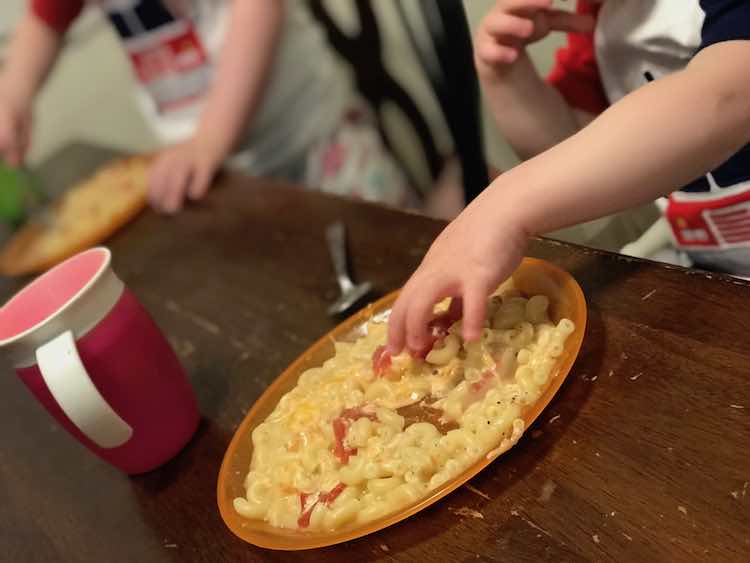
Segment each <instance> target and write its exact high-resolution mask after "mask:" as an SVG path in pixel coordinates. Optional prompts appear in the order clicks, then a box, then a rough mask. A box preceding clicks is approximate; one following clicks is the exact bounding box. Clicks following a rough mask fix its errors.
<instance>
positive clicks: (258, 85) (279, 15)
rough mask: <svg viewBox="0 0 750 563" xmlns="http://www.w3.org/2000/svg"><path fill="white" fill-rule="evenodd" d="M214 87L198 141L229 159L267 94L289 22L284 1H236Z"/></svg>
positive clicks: (205, 110) (199, 128)
mask: <svg viewBox="0 0 750 563" xmlns="http://www.w3.org/2000/svg"><path fill="white" fill-rule="evenodd" d="M230 10H231V14H230V23H229V28H228V30H227V35H226V38H225V39H224V46H223V47H222V50H221V54H220V57H219V62H218V67H217V69H216V74H215V76H214V81H213V86H212V88H211V91H210V93H209V95H208V100H207V102H206V105H205V108H204V110H203V113H202V115H201V119H200V123H199V126H198V131H197V134H196V137H197V138H199V139H202V140H206V141H208V143H207V144H208V146H210V147H211V148H212V150H215V151H217V152H216V154H217V155H218V157H219V158H221V159H223V158H225V157H226V156H227V155H228V154H229V153H230V152H231V151H232V148H233V147H234V144H235V143H236V142H237V139H238V137H239V136H240V134H241V133H242V131H243V130H244V129H245V128H246V126H247V123H248V121H249V120H251V119H252V117H253V114H254V113H255V111H256V109H257V107H258V105H259V103H260V101H261V99H262V96H263V93H264V89H265V85H266V82H267V78H268V74H269V73H270V67H271V64H272V62H273V59H274V56H275V54H276V50H277V45H278V42H279V37H280V33H281V29H282V25H283V19H284V3H283V2H280V1H279V0H253V2H246V1H244V0H234V1H233V2H232V3H231V7H230Z"/></svg>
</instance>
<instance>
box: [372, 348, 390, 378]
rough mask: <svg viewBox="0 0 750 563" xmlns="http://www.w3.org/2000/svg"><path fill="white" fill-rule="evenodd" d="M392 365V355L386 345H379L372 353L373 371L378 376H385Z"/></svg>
mask: <svg viewBox="0 0 750 563" xmlns="http://www.w3.org/2000/svg"><path fill="white" fill-rule="evenodd" d="M390 367H391V355H390V354H389V353H388V350H386V348H385V346H378V347H377V348H376V349H375V352H373V354H372V371H373V373H374V374H375V375H376V376H377V377H383V376H384V375H385V373H386V372H387V371H388V370H389V369H390Z"/></svg>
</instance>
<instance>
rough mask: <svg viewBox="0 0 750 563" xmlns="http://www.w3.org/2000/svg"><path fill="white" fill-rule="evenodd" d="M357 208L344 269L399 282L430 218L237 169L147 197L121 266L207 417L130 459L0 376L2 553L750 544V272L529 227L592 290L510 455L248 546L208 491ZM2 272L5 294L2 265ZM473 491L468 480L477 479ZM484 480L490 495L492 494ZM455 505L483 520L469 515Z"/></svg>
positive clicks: (635, 555)
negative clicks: (187, 198) (316, 531)
mask: <svg viewBox="0 0 750 563" xmlns="http://www.w3.org/2000/svg"><path fill="white" fill-rule="evenodd" d="M336 219H343V220H344V221H345V222H346V224H347V226H348V227H349V234H350V243H349V246H350V250H351V254H352V257H353V269H354V272H355V276H356V279H359V280H365V279H368V280H372V281H373V282H374V283H375V284H376V285H377V287H378V288H379V290H380V291H381V292H386V291H388V290H391V289H394V288H396V287H398V286H399V285H400V284H402V283H403V282H404V280H405V279H406V278H407V276H408V275H409V273H410V272H411V271H412V270H413V268H414V267H416V265H417V264H418V262H419V260H420V259H421V257H422V256H423V254H424V252H425V251H426V250H427V248H428V245H429V244H430V241H431V240H432V239H433V238H434V237H435V236H436V235H437V233H438V232H439V231H440V229H441V228H442V224H441V223H439V222H436V221H432V220H429V219H425V218H422V217H419V216H415V215H407V214H404V213H400V212H396V211H392V210H388V209H384V208H381V207H376V206H370V205H364V204H357V203H351V202H347V201H344V200H340V199H333V198H329V197H325V196H322V195H319V194H316V193H311V192H305V191H299V190H295V189H293V188H290V187H287V186H283V185H278V184H273V183H270V182H267V181H260V180H249V179H243V178H240V177H228V178H226V179H225V181H224V184H223V185H222V186H221V187H220V188H219V189H216V190H215V191H214V192H212V193H211V195H210V197H209V198H208V200H207V201H206V202H205V204H203V205H200V206H194V207H190V208H189V209H188V210H186V211H185V212H184V213H182V214H181V215H179V216H178V217H176V218H173V219H168V218H162V217H157V216H156V215H154V214H152V213H150V212H148V213H146V214H144V215H143V216H142V217H141V218H140V219H139V220H137V221H136V222H135V223H134V224H132V225H131V226H130V227H129V228H127V230H125V231H123V232H122V233H121V234H119V235H118V236H117V237H116V238H115V239H114V240H112V241H111V242H110V246H111V248H112V250H113V252H114V261H115V268H116V271H117V272H118V273H119V275H120V276H121V277H122V278H123V279H124V280H125V282H126V283H127V284H128V285H129V286H130V287H131V288H132V289H133V290H134V291H135V293H136V294H137V295H138V296H139V297H140V299H141V300H142V301H143V303H144V304H145V305H146V307H147V308H148V309H149V310H150V311H151V313H152V314H153V316H154V318H155V319H156V321H157V322H158V324H159V325H160V326H161V327H162V328H163V330H164V332H165V333H166V334H167V335H168V336H169V339H170V340H171V341H172V343H173V345H174V346H175V348H176V349H177V351H178V352H179V354H180V355H181V357H182V361H183V363H184V365H185V367H186V369H187V371H188V373H189V375H190V379H191V381H192V383H193V385H194V387H195V390H196V393H197V395H198V398H199V402H200V408H201V412H202V414H203V417H204V420H203V424H202V426H201V428H200V430H199V432H198V434H197V436H196V437H195V439H194V440H193V441H192V443H191V444H190V445H189V446H188V447H187V448H186V449H185V450H184V451H183V452H182V453H181V454H180V455H179V456H178V457H177V458H176V459H174V460H173V461H171V462H170V463H168V464H167V465H165V466H164V467H163V468H161V469H159V470H157V471H154V472H153V473H151V474H148V475H144V476H140V477H135V478H128V477H125V476H123V475H121V474H119V473H118V472H117V471H116V470H114V469H112V468H110V467H108V466H107V465H105V464H104V463H103V462H100V461H99V460H97V459H95V458H94V457H92V456H91V455H89V454H88V453H87V452H86V451H85V450H84V449H83V447H82V446H79V445H78V444H77V443H76V442H75V441H74V440H72V439H71V438H69V437H68V436H67V435H66V434H65V433H64V432H63V431H62V430H60V429H59V428H58V426H57V425H56V424H54V423H53V421H52V420H51V418H50V417H48V416H47V415H46V413H45V412H44V411H43V410H42V408H41V407H40V406H39V405H38V404H37V403H36V402H35V401H33V400H32V399H31V397H30V395H29V394H28V393H27V392H26V390H25V389H24V388H22V386H21V384H20V383H19V382H18V381H17V379H16V378H15V376H14V375H13V374H12V373H10V372H7V371H6V372H4V373H3V374H2V375H3V377H0V396H2V405H3V407H2V409H0V444H2V447H0V549H2V551H0V553H2V556H0V559H3V560H7V561H40V562H49V561H108V562H119V561H123V562H126V561H127V562H130V561H144V562H152V561H153V562H156V561H180V562H183V561H206V562H220V561H319V560H321V559H323V558H325V559H326V560H329V561H336V562H338V561H341V562H350V561H374V560H383V561H409V562H410V561H708V560H711V561H748V560H750V532H749V530H750V528H749V525H748V522H750V456H749V455H748V445H749V444H750V383H749V381H750V315H748V304H749V303H750V287H749V286H748V284H746V283H744V282H741V281H737V280H732V279H729V278H722V277H720V276H716V275H707V274H702V273H697V272H692V271H687V270H682V269H677V268H665V267H663V266H660V265H656V264H652V263H647V262H642V261H637V260H631V259H626V258H623V257H620V256H616V255H612V254H607V253H602V252H596V251H592V250H588V249H585V248H580V247H575V246H570V245H566V244H560V243H555V242H552V241H538V242H535V243H534V244H532V246H531V248H530V249H529V254H530V255H533V256H537V257H541V258H546V259H548V260H550V261H552V262H554V263H556V264H559V265H560V266H562V267H563V268H566V269H568V270H569V271H571V272H572V273H573V274H574V275H575V276H576V278H577V279H578V280H579V282H580V283H581V285H582V287H583V289H584V292H585V294H586V296H587V299H588V301H589V306H590V323H589V326H588V329H587V336H586V339H585V341H584V346H583V349H582V351H581V355H580V358H579V361H578V362H577V364H576V366H575V367H574V371H573V373H572V374H571V376H570V377H569V379H568V381H567V382H566V383H565V385H564V386H563V387H562V389H561V391H560V393H559V395H558V396H557V398H556V399H555V400H554V402H553V403H552V404H551V405H550V406H549V408H548V409H547V411H546V412H545V413H544V414H543V415H542V416H541V417H540V418H539V420H538V421H537V423H536V424H535V426H534V427H532V428H531V429H529V430H528V431H527V433H526V435H525V436H524V437H523V439H522V440H521V442H520V443H519V444H518V445H517V446H516V447H515V448H514V449H513V450H512V451H511V452H509V453H508V454H507V455H505V456H503V457H502V458H500V459H499V460H497V461H496V462H495V463H493V464H492V465H491V466H490V467H489V468H488V469H487V470H486V471H484V472H483V473H481V474H480V475H479V476H478V477H477V478H475V479H474V480H473V481H472V483H471V485H472V487H474V489H473V490H471V489H469V488H466V487H463V488H461V489H459V490H458V491H456V492H455V493H453V494H452V495H450V496H449V497H447V498H446V499H445V500H444V501H442V502H440V503H438V504H437V505H435V506H433V507H431V508H429V509H428V510H426V511H424V512H422V513H420V514H419V515H417V516H415V517H413V518H410V519H408V520H407V521H405V522H402V523H401V524H398V525H396V526H393V527H391V528H389V529H387V530H384V531H382V532H379V533H376V534H373V535H371V536H369V537H365V538H362V539H360V540H357V541H352V542H350V543H347V544H344V545H340V546H336V547H331V548H327V549H322V550H316V551H310V552H301V553H281V552H271V551H265V550H261V549H258V548H255V547H253V546H251V545H247V544H244V543H243V542H241V541H240V540H238V539H236V538H235V537H234V536H232V535H231V534H230V533H229V532H228V531H227V529H226V528H225V527H224V525H223V523H222V522H221V519H220V517H219V514H218V511H217V508H216V499H215V487H216V476H217V472H218V469H219V465H220V463H221V459H222V455H223V453H224V450H225V448H226V446H227V444H228V442H229V439H230V437H231V436H232V433H233V431H234V429H235V428H236V427H237V425H238V424H239V422H240V421H241V420H242V418H243V417H244V415H245V413H246V412H247V410H248V408H249V407H250V406H251V405H252V403H253V401H254V400H255V399H256V398H257V397H258V396H259V395H260V393H261V392H262V391H263V389H264V388H265V387H266V386H267V385H268V384H269V383H270V382H271V381H272V380H273V379H274V377H276V375H277V374H279V373H280V372H281V371H282V370H283V369H284V367H286V366H287V364H288V363H289V362H291V361H292V360H293V359H294V358H295V357H296V356H297V355H299V354H300V353H301V352H302V351H304V350H305V348H306V347H307V346H308V345H309V344H311V343H312V342H313V341H314V340H315V339H316V338H318V337H319V336H320V335H321V334H323V333H324V332H325V331H327V330H328V329H330V328H331V327H332V326H333V325H334V323H335V321H334V320H332V319H329V318H328V317H327V316H326V314H325V309H326V306H327V305H328V303H329V302H330V301H332V300H333V299H334V297H335V295H336V285H335V280H334V277H333V274H332V271H331V267H330V265H329V259H328V256H327V254H326V249H325V243H324V234H323V231H324V227H325V226H326V225H327V224H328V223H329V222H331V221H333V220H336ZM4 283H5V285H4V286H3V287H2V291H3V292H4V293H6V294H7V292H8V291H10V290H11V286H12V285H15V284H8V282H4ZM477 491H478V492H477ZM485 496H486V497H489V499H488V498H485ZM462 507H468V508H470V509H472V510H476V511H478V512H479V513H481V515H482V516H483V517H482V518H471V517H462V516H458V515H456V513H455V511H456V510H457V509H459V508H462Z"/></svg>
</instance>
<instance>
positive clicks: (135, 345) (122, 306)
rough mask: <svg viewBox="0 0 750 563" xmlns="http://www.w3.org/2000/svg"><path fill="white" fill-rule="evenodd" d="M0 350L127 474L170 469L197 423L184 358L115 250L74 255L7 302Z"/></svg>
mask: <svg viewBox="0 0 750 563" xmlns="http://www.w3.org/2000/svg"><path fill="white" fill-rule="evenodd" d="M0 353H2V354H3V355H4V356H5V358H6V359H9V360H10V364H11V365H12V366H13V368H14V369H15V371H16V373H17V374H18V376H19V377H20V378H21V379H22V380H23V382H24V383H25V384H26V386H27V387H28V388H29V389H30V390H31V392H32V393H33V394H34V396H35V397H36V398H37V399H38V400H39V401H41V403H42V404H43V405H44V406H45V408H46V409H47V410H48V411H49V413H50V414H51V415H52V416H53V417H55V419H57V421H58V422H59V423H60V424H61V425H62V426H64V427H65V428H66V429H67V430H68V432H70V433H71V434H72V435H73V436H75V437H76V438H77V439H78V440H79V441H80V442H82V443H83V444H84V445H85V446H86V447H87V448H89V449H90V450H91V451H93V452H94V453H95V454H96V455H98V456H99V457H101V458H102V459H104V460H106V461H108V462H109V463H111V464H112V465H114V466H116V467H118V468H120V469H121V470H123V471H125V472H126V473H130V474H135V473H143V472H146V471H149V470H151V469H154V468H156V467H158V466H159V465H161V464H163V463H164V462H166V461H167V460H169V459H170V458H172V457H173V456H174V455H175V454H177V452H179V451H180V450H181V449H182V448H183V447H184V446H185V444H186V443H187V442H188V441H189V440H190V438H191V437H192V436H193V434H194V433H195V430H196V428H197V427H198V422H199V415H198V409H197V406H196V402H195V397H194V395H193V392H192V389H191V388H190V384H189V383H188V381H187V378H186V377H185V373H184V371H183V369H182V367H181V366H180V363H179V361H178V360H177V357H176V356H175V354H174V352H173V351H172V349H171V348H170V346H169V344H168V343H167V341H166V339H165V338H164V336H163V335H162V334H161V332H160V331H159V329H158V328H157V327H156V325H155V324H154V322H153V320H152V319H151V317H150V316H149V315H148V313H147V312H146V310H145V309H144V308H143V307H142V306H141V304H140V303H139V302H138V301H137V300H136V298H135V297H134V296H133V294H132V293H131V292H130V291H129V290H128V289H127V288H126V287H125V286H124V285H123V283H122V281H120V280H119V279H118V278H117V276H116V275H115V273H114V272H113V271H112V267H111V254H110V252H109V250H107V249H106V248H94V249H91V250H88V251H86V252H82V253H81V254H78V255H77V256H74V257H73V258H70V259H69V260H67V261H65V262H63V263H62V264H60V265H59V266H56V267H55V268H53V269H51V270H50V271H49V272H47V273H46V274H44V275H42V276H40V277H39V278H37V279H36V280H35V281H33V282H32V283H31V284H30V285H28V286H27V287H26V288H24V289H22V290H21V291H20V292H19V293H18V294H16V296H15V297H13V298H12V299H11V300H10V301H9V302H8V303H7V304H6V305H5V306H3V307H2V308H1V309H0Z"/></svg>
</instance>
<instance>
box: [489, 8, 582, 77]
mask: <svg viewBox="0 0 750 563" xmlns="http://www.w3.org/2000/svg"><path fill="white" fill-rule="evenodd" d="M552 4H553V0H497V1H496V2H495V6H494V7H493V8H492V9H491V10H490V12H489V13H488V14H487V15H486V16H485V17H484V19H483V20H482V23H481V24H480V26H479V30H478V31H477V34H476V38H475V41H474V43H475V50H474V52H475V55H474V57H475V62H476V66H477V72H478V73H479V75H480V76H481V77H483V78H494V77H497V76H498V75H500V74H502V72H503V71H504V70H506V69H507V68H508V67H510V66H511V65H513V63H515V62H516V61H517V60H518V58H519V56H520V55H521V53H522V52H523V51H524V49H525V48H526V46H527V45H529V44H531V43H534V42H536V41H539V40H540V39H544V38H545V37H546V36H547V35H548V34H549V33H550V32H551V31H567V32H576V33H584V32H587V31H591V30H592V29H593V27H594V19H593V18H592V17H591V16H590V15H583V14H575V13H572V12H567V11H565V10H555V9H553V8H552Z"/></svg>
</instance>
